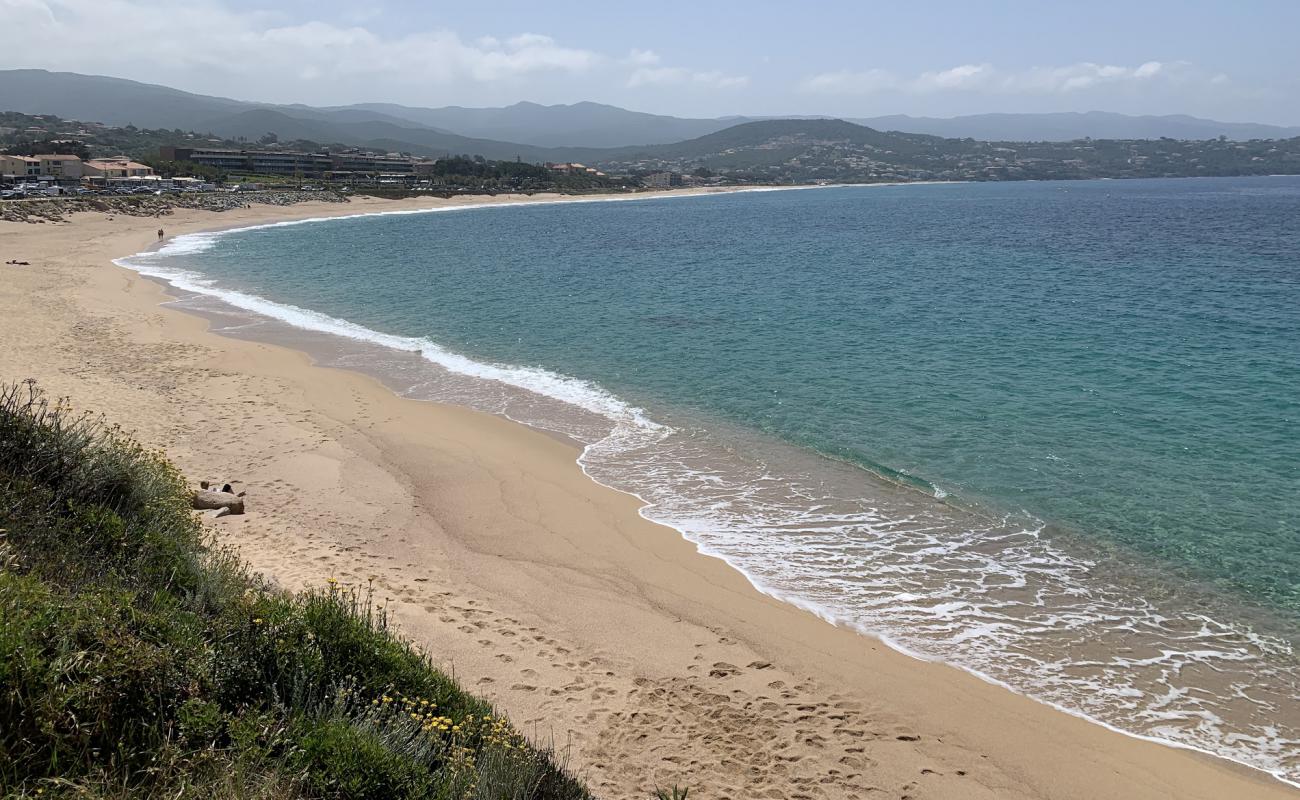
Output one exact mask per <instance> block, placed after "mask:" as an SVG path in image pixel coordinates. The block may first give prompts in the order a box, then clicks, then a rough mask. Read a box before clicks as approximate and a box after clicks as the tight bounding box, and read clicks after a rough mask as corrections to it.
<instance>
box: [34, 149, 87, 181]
mask: <svg viewBox="0 0 1300 800" xmlns="http://www.w3.org/2000/svg"><path fill="white" fill-rule="evenodd" d="M32 158H34V159H36V160H38V161H40V162H41V166H40V170H41V172H40V174H41V175H43V176H44V175H48V176H49V177H51V178H54V179H55V180H60V181H63V180H79V179H80V178H81V168H82V163H81V158H80V157H78V156H74V155H67V154H63V153H38V154H36V155H34V156H32Z"/></svg>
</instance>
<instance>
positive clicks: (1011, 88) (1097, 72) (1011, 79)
mask: <svg viewBox="0 0 1300 800" xmlns="http://www.w3.org/2000/svg"><path fill="white" fill-rule="evenodd" d="M1201 79H1204V80H1205V82H1211V81H1214V82H1218V83H1223V82H1226V81H1227V77H1226V76H1215V78H1213V79H1210V78H1205V76H1203V75H1201V73H1200V72H1199V71H1197V70H1195V69H1194V68H1193V66H1192V65H1191V64H1189V63H1187V62H1185V61H1173V62H1161V61H1147V62H1145V63H1143V64H1140V65H1138V66H1136V67H1123V66H1115V65H1112V64H1096V63H1093V62H1087V61H1085V62H1080V63H1077V64H1069V65H1066V66H1060V67H1032V68H1030V69H1026V70H1018V71H1017V70H1003V69H999V68H997V67H995V66H994V65H992V64H962V65H960V66H956V67H952V68H950V69H945V70H938V71H933V72H922V73H920V74H919V75H913V76H904V75H898V74H897V73H894V72H890V71H888V70H883V69H868V70H864V71H860V72H854V71H841V72H826V73H822V74H820V75H814V76H812V77H811V78H808V79H807V80H805V81H804V82H803V83H802V84H801V87H800V88H801V89H802V90H803V91H805V92H809V93H814V94H878V93H884V92H901V93H908V94H927V93H933V92H983V93H990V94H1067V93H1070V92H1078V91H1083V90H1087V89H1092V88H1094V87H1097V86H1102V85H1141V84H1144V83H1151V82H1154V81H1157V80H1159V81H1170V82H1182V83H1187V82H1194V81H1197V80H1201Z"/></svg>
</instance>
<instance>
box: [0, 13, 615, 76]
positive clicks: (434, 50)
mask: <svg viewBox="0 0 1300 800" xmlns="http://www.w3.org/2000/svg"><path fill="white" fill-rule="evenodd" d="M0 18H2V19H4V20H5V24H6V27H8V26H10V25H13V26H14V27H13V30H21V31H23V35H22V36H15V37H11V39H10V40H9V41H7V42H6V44H5V46H4V48H3V51H2V52H0V66H46V67H50V68H54V69H81V70H83V71H94V72H112V71H126V72H130V73H131V74H132V77H143V78H145V79H148V77H146V76H144V75H142V74H141V73H144V72H148V71H150V70H151V69H152V70H153V71H154V74H155V76H156V79H164V78H168V77H170V76H176V75H178V74H185V73H189V74H196V75H200V74H203V73H205V72H206V73H208V74H214V75H215V76H216V77H219V78H225V79H227V80H228V79H229V78H231V77H236V78H238V77H242V78H245V79H247V80H249V81H250V82H254V85H258V86H261V85H263V84H264V83H265V82H266V81H268V79H271V78H273V77H275V76H279V75H288V76H299V77H300V78H302V79H304V80H315V81H320V82H322V83H326V82H339V81H342V82H352V83H354V84H361V83H362V82H364V81H367V80H376V79H381V78H382V79H385V80H391V81H393V82H394V83H398V84H406V85H417V86H420V85H433V86H438V85H450V84H461V83H464V82H472V83H490V82H496V81H509V80H515V79H519V78H523V77H527V76H531V75H535V74H540V73H569V74H576V73H584V72H589V71H591V70H592V69H593V68H595V67H596V66H597V65H598V64H600V63H602V62H603V61H605V60H606V59H605V57H604V56H602V55H601V54H599V53H596V52H593V51H591V50H586V49H582V48H577V47H570V46H565V45H563V44H561V43H559V42H557V41H556V40H555V39H553V38H552V37H550V36H545V35H542V34H538V33H532V32H523V33H516V34H514V35H512V36H509V37H507V38H504V39H501V40H498V39H496V38H493V37H484V38H481V39H478V40H475V41H472V42H467V41H464V40H462V39H461V38H460V37H459V36H458V35H457V34H456V33H455V32H452V31H447V30H422V31H421V30H415V31H407V32H404V33H399V34H396V35H390V36H384V35H380V34H378V33H375V32H374V31H372V30H370V29H368V28H366V27H363V26H362V25H361V24H359V22H353V23H350V24H346V23H343V24H340V23H334V22H326V21H321V20H312V21H307V22H298V23H296V24H295V23H290V22H289V21H287V20H285V19H284V18H283V17H282V15H279V14H272V13H266V12H235V11H233V10H231V9H229V8H227V7H225V6H224V5H222V4H221V3H220V2H217V1H216V0H193V1H191V2H183V3H178V2H171V0H0ZM51 42H57V46H53V47H52V46H51V45H50V43H51Z"/></svg>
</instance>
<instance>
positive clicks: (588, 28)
mask: <svg viewBox="0 0 1300 800" xmlns="http://www.w3.org/2000/svg"><path fill="white" fill-rule="evenodd" d="M0 27H3V29H4V30H5V31H6V34H5V40H4V43H3V45H0V67H5V68H11V67H43V68H46V69H54V70H69V71H73V72H87V73H96V74H105V75H114V76H118V77H124V78H132V79H135V80H140V81H146V82H152V83H162V84H166V85H169V86H175V87H177V88H181V89H186V90H190V91H195V92H202V93H205V94H219V95H225V96H229V97H236V98H239V99H247V100H262V101H270V102H302V103H310V104H313V105H330V104H344V103H353V102H361V101H386V102H399V103H405V104H409V105H427V106H438V105H450V104H456V105H478V106H484V105H502V104H507V103H512V102H515V101H517V100H533V101H536V102H540V103H571V102H575V101H578V100H595V101H598V102H606V103H613V104H616V105H621V106H625V107H628V108H634V109H638V110H645V111H653V112H659V113H669V114H677V115H689V116H721V115H727V114H755V115H757V114H832V115H839V116H874V115H878V114H893V113H903V114H916V115H932V116H952V115H956V114H969V113H978V112H984V111H1087V110H1090V109H1102V110H1107V111H1122V112H1126V113H1155V114H1168V113H1188V114H1195V115H1199V116H1206V117H1213V118H1217V119H1222V120H1229V121H1257V122H1272V123H1280V124H1291V125H1295V124H1300V45H1298V44H1297V34H1298V33H1300V0H1231V1H1229V0H1220V2H1203V1H1201V0H1178V1H1177V2H1175V1H1174V0H1125V1H1124V2H1111V1H1110V0H1092V1H1091V2H1070V1H1068V0H1041V1H1040V2H1028V1H1027V0H1026V1H1024V2H1013V1H1011V0H1006V1H1005V2H998V1H997V0H987V1H986V2H976V0H964V1H963V2H957V0H948V1H947V2H940V1H939V0H933V1H931V2H917V1H916V0H912V1H911V2H908V1H907V0H891V1H890V2H873V1H871V0H857V1H856V2H855V0H822V1H820V2H819V0H804V2H798V3H795V2H781V3H777V2H764V1H763V0H751V1H750V2H732V1H730V0H727V1H726V2H723V1H718V2H710V0H657V1H656V2H638V3H635V4H633V3H629V2H619V1H618V0H605V2H577V1H576V0H548V1H546V2H538V0H528V1H525V0H458V1H457V2H454V3H450V2H439V1H429V2H414V1H413V0H367V1H366V2H356V1H355V0H352V1H349V2H344V1H343V0H278V2H277V1H276V0H193V2H186V0H0Z"/></svg>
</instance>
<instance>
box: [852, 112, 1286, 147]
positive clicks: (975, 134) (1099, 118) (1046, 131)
mask: <svg viewBox="0 0 1300 800" xmlns="http://www.w3.org/2000/svg"><path fill="white" fill-rule="evenodd" d="M852 121H853V122H856V123H858V124H860V125H866V126H867V127H870V128H876V129H878V130H883V131H904V132H907V133H928V134H931V135H934V136H945V137H948V138H953V139H967V138H969V139H981V140H984V141H1001V142H1069V141H1073V140H1075V139H1084V138H1089V137H1090V138H1093V139H1159V138H1161V137H1165V138H1169V139H1217V138H1218V137H1220V136H1226V137H1228V138H1229V139H1235V140H1239V141H1245V140H1249V139H1289V138H1291V137H1294V136H1300V127H1290V128H1287V127H1282V126H1279V125H1261V124H1257V123H1253V122H1216V121H1215V120H1211V119H1200V118H1198V117H1189V116H1187V115H1185V114H1169V115H1165V116H1141V117H1134V116H1129V115H1127V114H1115V113H1112V112H1109V111H1088V112H1084V113H1077V112H1066V113H1058V114H972V115H969V116H964V117H952V118H947V119H944V118H936V117H909V116H906V115H902V114H896V115H894V116H888V117H866V118H858V119H853V120H852Z"/></svg>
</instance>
